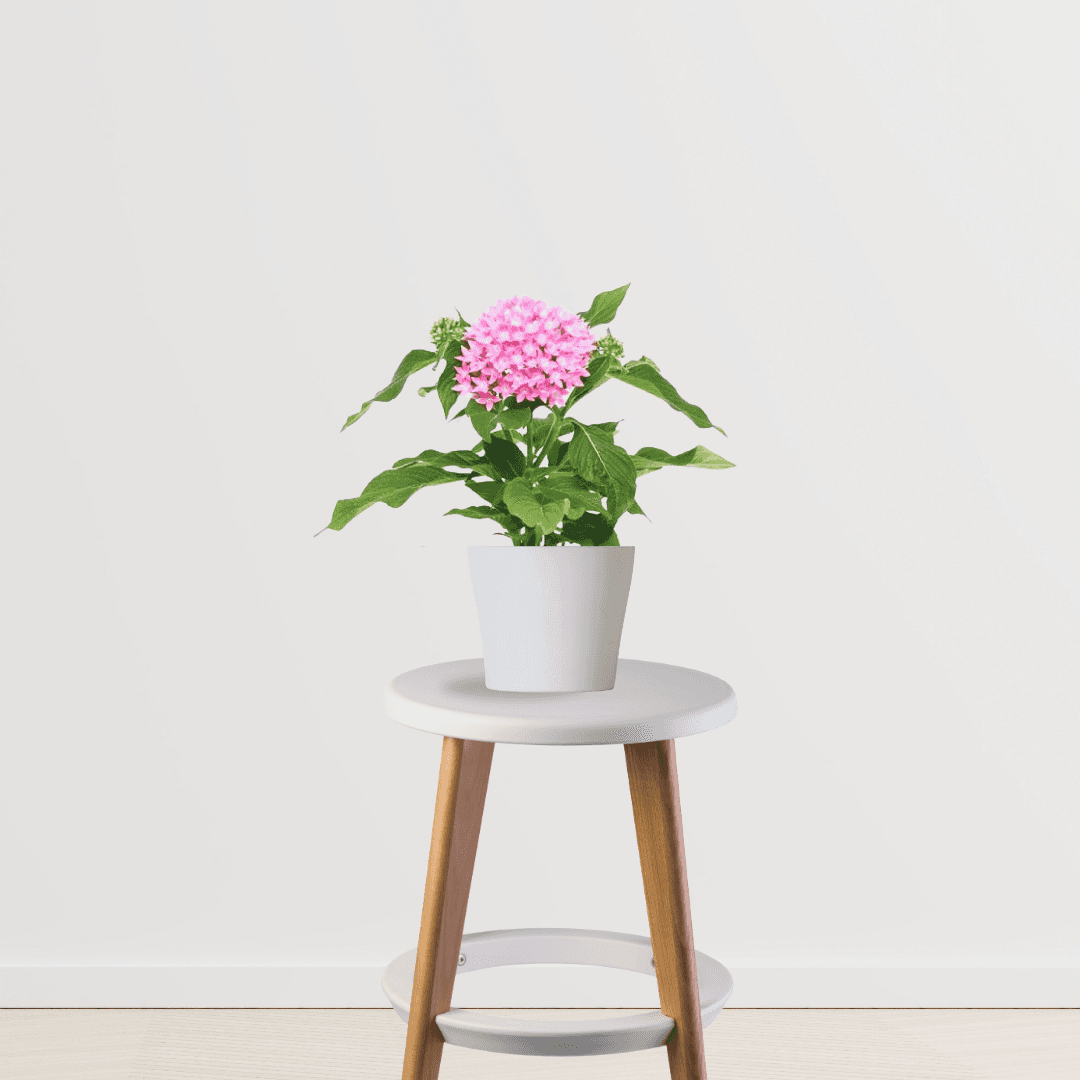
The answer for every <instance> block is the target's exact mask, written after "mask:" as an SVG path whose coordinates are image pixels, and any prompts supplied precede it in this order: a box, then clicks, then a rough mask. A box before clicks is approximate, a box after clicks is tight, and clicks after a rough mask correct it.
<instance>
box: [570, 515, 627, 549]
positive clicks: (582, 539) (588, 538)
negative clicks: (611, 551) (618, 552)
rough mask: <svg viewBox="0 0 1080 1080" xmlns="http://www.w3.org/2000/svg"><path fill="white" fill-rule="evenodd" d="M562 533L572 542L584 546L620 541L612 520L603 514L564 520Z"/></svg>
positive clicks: (598, 545) (596, 545)
mask: <svg viewBox="0 0 1080 1080" xmlns="http://www.w3.org/2000/svg"><path fill="white" fill-rule="evenodd" d="M562 534H563V536H564V537H565V538H566V539H567V540H569V541H570V542H571V543H572V544H581V545H582V546H583V547H602V546H605V545H608V544H612V543H614V544H618V542H619V541H618V538H617V537H615V530H614V528H613V527H612V525H611V522H610V521H608V520H607V519H606V518H605V517H603V515H601V514H585V515H584V516H583V517H581V518H579V519H578V520H577V521H564V522H563V527H562ZM613 538H614V539H613Z"/></svg>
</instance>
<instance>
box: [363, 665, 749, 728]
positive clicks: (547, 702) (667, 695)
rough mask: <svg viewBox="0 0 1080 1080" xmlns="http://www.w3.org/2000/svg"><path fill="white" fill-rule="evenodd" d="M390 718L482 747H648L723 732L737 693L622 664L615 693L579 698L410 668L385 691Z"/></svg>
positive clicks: (451, 669) (686, 675)
mask: <svg viewBox="0 0 1080 1080" xmlns="http://www.w3.org/2000/svg"><path fill="white" fill-rule="evenodd" d="M384 701H385V705H386V711H387V713H388V714H389V715H390V716H391V717H392V718H393V719H394V720H396V721H398V723H400V724H404V725H405V726H406V727H413V728H419V729H420V730H421V731H430V732H432V733H434V734H436V735H443V736H448V737H450V738H455V739H471V740H475V741H479V742H492V743H495V742H504V743H532V744H546V745H550V746H585V745H596V744H600V743H623V744H626V743H646V742H658V741H662V740H666V739H677V738H682V737H683V736H686V735H696V734H698V733H699V732H702V731H709V730H711V729H712V728H717V727H720V726H721V725H723V724H726V723H727V722H728V721H729V720H730V719H731V718H732V717H733V716H734V715H735V709H736V702H735V691H734V690H732V688H731V687H730V686H729V685H728V684H727V683H726V682H724V680H723V679H718V678H717V677H716V676H715V675H708V674H706V673H705V672H703V671H695V670H693V669H692V668H684V667H676V666H675V665H673V664H657V663H652V662H650V661H646V660H619V666H618V670H617V674H616V676H615V687H614V689H612V690H591V691H583V692H581V693H518V692H516V691H510V690H489V689H488V688H487V687H486V686H485V685H484V661H483V659H482V658H479V657H478V658H476V659H473V660H451V661H450V662H448V663H443V664H432V665H431V666H430V667H422V668H414V669H413V670H412V671H407V672H405V673H404V674H403V675H398V676H397V678H395V679H394V680H393V681H392V682H391V683H390V684H389V686H387V688H386V691H385V697H384Z"/></svg>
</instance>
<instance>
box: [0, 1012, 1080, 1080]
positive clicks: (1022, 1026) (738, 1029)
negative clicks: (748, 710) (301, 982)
mask: <svg viewBox="0 0 1080 1080" xmlns="http://www.w3.org/2000/svg"><path fill="white" fill-rule="evenodd" d="M491 1011H493V1012H495V1011H503V1012H505V1011H506V1010H491ZM570 1011H571V1010H559V1011H557V1010H537V1009H529V1010H524V1009H522V1010H516V1011H515V1012H514V1013H513V1015H523V1014H524V1013H526V1012H527V1013H530V1014H532V1015H537V1016H557V1015H563V1014H564V1013H565V1012H570ZM617 1011H620V1010H614V1009H613V1010H604V1012H609V1013H615V1012H617ZM621 1011H629V1012H633V1011H637V1010H621ZM705 1046H706V1056H707V1059H708V1065H709V1075H710V1077H711V1078H712V1080H796V1078H798V1080H1080V1009H726V1010H725V1011H724V1012H723V1013H721V1014H720V1017H719V1019H718V1020H716V1022H715V1023H713V1025H712V1026H711V1027H709V1028H708V1029H707V1030H706V1032H705ZM404 1049H405V1027H404V1025H403V1024H402V1023H401V1022H400V1021H399V1020H398V1019H397V1017H396V1016H395V1015H394V1014H393V1012H392V1011H390V1010H389V1009H4V1010H0V1077H2V1078H3V1080H331V1078H333V1080H356V1078H361V1080H398V1078H399V1077H400V1076H401V1058H402V1052H403V1051H404ZM526 1077H537V1078H539V1077H543V1078H551V1080H578V1078H582V1080H583V1078H586V1077H591V1078H594V1080H602V1078H609V1080H614V1078H615V1077H618V1078H619V1080H652V1078H655V1080H666V1078H667V1077H668V1071H667V1054H666V1052H665V1051H664V1050H663V1049H659V1050H646V1051H642V1052H640V1053H636V1054H618V1055H614V1056H611V1057H593V1058H560V1059H553V1058H525V1057H512V1056H507V1055H505V1054H484V1053H480V1052H477V1051H474V1050H464V1049H461V1048H459V1047H455V1046H448V1047H446V1051H445V1054H444V1057H443V1067H442V1073H441V1080H495V1078H498V1080H519V1078H521V1080H524V1078H526Z"/></svg>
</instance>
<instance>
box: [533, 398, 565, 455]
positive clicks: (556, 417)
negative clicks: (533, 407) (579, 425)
mask: <svg viewBox="0 0 1080 1080" xmlns="http://www.w3.org/2000/svg"><path fill="white" fill-rule="evenodd" d="M550 412H551V431H549V432H548V437H547V438H546V439H545V440H544V445H543V446H542V447H541V448H540V453H539V454H537V455H536V461H535V462H534V463H533V464H535V465H539V464H540V462H541V461H543V460H544V458H545V457H546V456H547V452H548V451H549V450H550V449H551V444H552V443H553V442H554V441H555V439H556V438H557V436H558V434H559V428H560V427H561V426H562V420H563V414H562V413H561V412H560V411H559V410H558V409H551V410H550Z"/></svg>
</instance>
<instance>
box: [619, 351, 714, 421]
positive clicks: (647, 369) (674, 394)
mask: <svg viewBox="0 0 1080 1080" xmlns="http://www.w3.org/2000/svg"><path fill="white" fill-rule="evenodd" d="M612 378H613V379H619V380H620V381H621V382H624V383H627V384H628V385H630V386H636V387H637V388H638V389H639V390H644V391H645V392H646V393H648V394H652V395H654V396H655V397H658V398H660V400H661V401H666V402H667V403H668V404H669V405H670V406H671V407H672V408H673V409H675V410H676V411H677V412H681V413H684V414H685V415H686V416H689V417H690V419H691V420H693V422H694V423H695V424H697V426H698V427H699V428H708V427H711V428H716V430H717V431H719V432H720V434H721V435H723V434H725V432H724V429H723V428H720V427H716V425H715V424H714V423H713V422H712V421H711V420H710V419H709V418H708V417H707V416H706V415H705V412H704V410H703V409H700V408H698V406H697V405H691V404H690V402H689V401H687V400H686V399H685V398H684V397H683V396H682V395H681V394H680V393H679V392H678V390H676V389H675V387H674V386H672V385H671V383H669V382H668V381H667V379H665V378H664V376H663V375H661V374H660V372H659V371H657V369H656V367H655V366H654V365H652V364H651V363H645V362H643V360H638V361H636V362H635V363H632V364H627V365H626V367H624V368H623V369H622V370H621V371H616V372H614V373H613V374H612Z"/></svg>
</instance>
